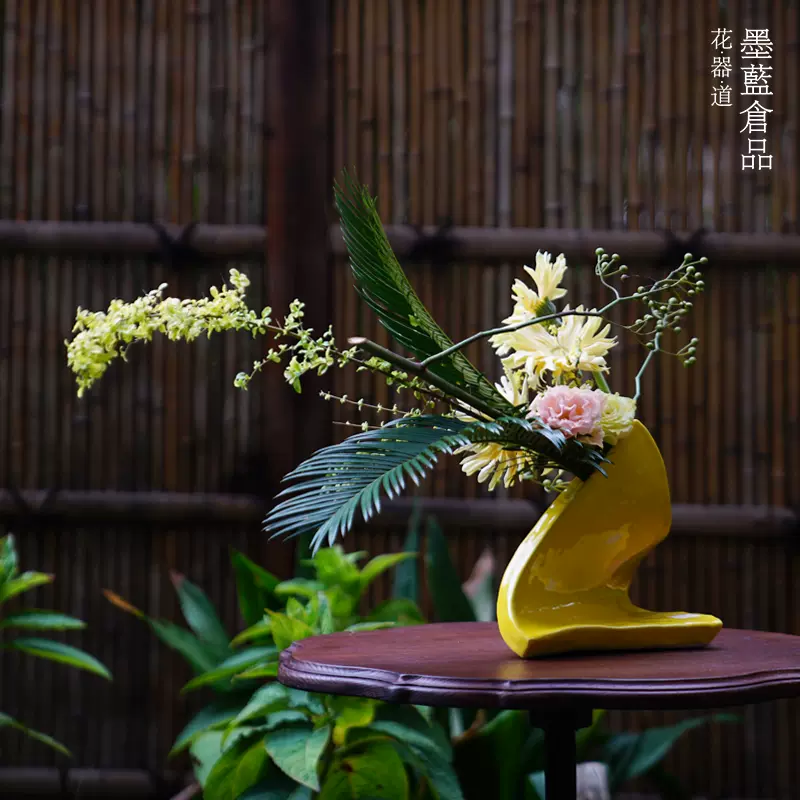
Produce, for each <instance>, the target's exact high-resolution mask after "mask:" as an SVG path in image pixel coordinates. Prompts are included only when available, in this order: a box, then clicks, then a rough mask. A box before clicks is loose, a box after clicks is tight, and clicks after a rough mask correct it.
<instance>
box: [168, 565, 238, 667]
mask: <svg viewBox="0 0 800 800" xmlns="http://www.w3.org/2000/svg"><path fill="white" fill-rule="evenodd" d="M171 578H172V584H173V586H174V587H175V591H176V592H177V593H178V601H179V602H180V604H181V611H182V612H183V616H184V618H185V619H186V624H187V625H188V626H189V627H190V628H191V629H192V630H193V631H194V633H195V635H196V636H197V638H198V639H199V640H200V641H201V642H203V643H205V644H207V645H208V646H209V647H210V648H211V649H212V652H214V654H215V655H216V656H217V658H225V657H226V656H227V655H228V654H229V653H230V647H229V644H228V634H227V632H226V631H225V628H224V626H223V625H222V622H220V619H219V617H218V616H217V612H216V609H215V608H214V605H213V604H212V602H211V601H210V600H209V599H208V597H206V595H205V593H204V592H203V590H202V589H200V587H199V586H195V585H194V584H193V583H192V582H191V581H188V580H187V579H186V578H185V577H184V576H183V575H180V574H179V573H177V572H172V574H171Z"/></svg>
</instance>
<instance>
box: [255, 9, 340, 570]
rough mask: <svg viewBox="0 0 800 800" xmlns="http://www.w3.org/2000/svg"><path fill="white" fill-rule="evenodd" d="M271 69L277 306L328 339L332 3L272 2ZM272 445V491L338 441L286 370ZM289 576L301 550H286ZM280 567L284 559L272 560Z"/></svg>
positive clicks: (275, 373)
mask: <svg viewBox="0 0 800 800" xmlns="http://www.w3.org/2000/svg"><path fill="white" fill-rule="evenodd" d="M265 2H266V6H267V12H268V20H269V23H268V30H269V40H268V42H267V46H268V47H269V56H270V57H269V61H268V68H267V81H266V86H265V87H264V91H265V92H266V103H267V108H268V109H269V115H268V124H269V127H270V134H269V136H270V138H269V144H268V148H267V175H266V180H267V191H266V200H267V209H266V216H267V226H268V228H269V237H268V241H267V253H266V256H267V264H266V270H267V275H266V288H267V303H268V304H269V305H270V306H272V308H273V311H274V313H275V314H276V315H280V316H281V317H282V316H283V315H285V314H286V313H288V307H289V303H290V302H291V301H292V300H293V299H294V298H299V299H301V300H303V302H305V303H306V309H305V311H306V322H307V325H308V327H311V328H313V329H314V330H315V331H316V332H317V333H321V332H322V331H323V330H324V329H325V328H326V327H327V326H328V325H329V324H330V323H331V322H332V319H331V316H332V313H331V312H332V302H331V298H332V294H333V292H332V276H331V269H330V257H331V254H330V241H329V235H328V227H329V224H330V221H331V220H330V216H329V207H330V197H331V174H330V166H329V162H330V159H329V141H328V132H329V125H328V86H327V78H328V74H327V73H328V46H329V45H328V43H329V34H328V13H329V0H290V2H287V0H265ZM262 376H263V377H265V378H266V379H267V380H266V381H265V384H264V386H263V387H262V388H263V390H264V406H263V417H262V420H263V423H264V424H263V425H262V428H263V430H262V435H263V437H264V438H263V439H262V444H263V448H264V452H265V453H266V454H267V457H268V462H269V466H268V472H269V475H268V480H269V484H270V486H269V487H268V488H269V489H270V490H272V491H273V493H274V491H275V490H277V488H278V485H279V481H280V479H281V478H282V477H283V476H284V475H285V474H286V473H287V472H288V471H289V470H290V469H292V468H293V467H294V466H295V465H296V464H297V463H298V461H299V460H300V459H302V458H304V457H306V456H307V455H309V454H310V453H311V452H312V451H313V450H315V449H317V448H319V447H321V446H323V445H324V444H326V443H328V442H329V440H330V431H331V423H330V420H331V417H330V410H329V408H328V404H326V403H325V402H324V401H323V400H321V399H320V398H319V397H318V396H317V389H318V387H317V386H315V385H314V382H313V381H307V382H305V383H304V387H303V392H302V394H301V395H298V394H296V393H295V392H294V391H293V390H292V389H291V388H290V387H288V386H287V385H286V384H285V382H284V381H283V376H282V370H280V369H272V370H265V372H264V373H262ZM270 549H271V550H272V548H270ZM280 550H281V556H280V559H279V560H280V564H281V568H282V569H283V570H286V571H288V570H291V568H292V562H291V553H292V550H291V548H289V546H288V545H286V546H283V547H281V548H280ZM276 558H277V553H275V556H274V557H273V559H272V561H273V563H274V560H275V559H276Z"/></svg>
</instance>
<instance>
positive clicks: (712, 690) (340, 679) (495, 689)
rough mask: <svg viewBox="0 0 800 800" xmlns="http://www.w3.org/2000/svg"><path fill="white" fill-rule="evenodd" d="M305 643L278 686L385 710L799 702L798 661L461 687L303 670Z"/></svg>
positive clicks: (422, 678)
mask: <svg viewBox="0 0 800 800" xmlns="http://www.w3.org/2000/svg"><path fill="white" fill-rule="evenodd" d="M313 638H314V639H319V638H320V637H313ZM303 641H304V640H300V641H298V642H295V643H294V644H292V645H290V646H289V647H288V648H287V649H286V650H284V651H283V652H282V653H281V655H280V664H279V668H278V680H279V681H280V682H281V683H283V684H285V685H287V686H291V687H293V688H296V689H305V690H306V691H312V692H321V693H330V694H345V695H351V696H356V697H371V698H373V699H376V700H383V701H385V702H388V703H399V704H403V703H405V704H411V703H413V704H417V705H429V706H451V707H461V706H472V707H480V708H502V709H521V710H536V711H546V710H559V709H562V710H563V709H566V708H572V707H575V708H586V707H587V706H588V707H592V708H605V709H608V710H634V711H646V710H663V709H672V710H694V709H699V708H704V709H710V708H724V707H728V706H741V705H749V704H751V703H760V702H765V701H769V700H780V699H785V698H791V697H796V696H797V695H798V694H800V661H799V662H798V667H797V669H780V670H763V671H757V672H751V673H747V674H744V675H739V676H736V677H729V678H705V679H704V678H696V679H694V680H688V681H687V680H680V681H677V680H670V679H637V680H633V679H624V680H623V679H614V680H602V679H599V680H585V681H580V680H575V679H569V680H564V681H559V680H552V679H549V680H513V679H509V680H499V679H491V680H490V679H468V680H467V679H463V678H459V679H453V678H447V677H442V676H432V675H424V674H409V673H398V672H392V671H390V670H386V669H379V668H372V667H370V668H365V667H355V666H353V667H351V666H347V667H344V666H339V665H334V664H324V663H320V662H318V661H315V662H313V663H308V662H304V661H301V660H298V659H297V658H295V654H296V653H299V651H302V649H303ZM578 657H579V656H578Z"/></svg>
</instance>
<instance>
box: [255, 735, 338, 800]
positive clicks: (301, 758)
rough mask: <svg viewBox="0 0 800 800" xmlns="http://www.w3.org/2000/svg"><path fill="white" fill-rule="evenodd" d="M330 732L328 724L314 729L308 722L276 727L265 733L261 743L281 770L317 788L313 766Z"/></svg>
mask: <svg viewBox="0 0 800 800" xmlns="http://www.w3.org/2000/svg"><path fill="white" fill-rule="evenodd" d="M330 736H331V728H330V725H326V726H325V727H324V728H318V729H317V730H312V728H311V726H310V725H308V726H302V727H300V726H297V727H292V728H280V729H278V730H276V731H272V732H270V733H268V734H267V735H266V737H265V738H264V745H265V746H266V748H267V752H268V753H269V755H270V757H271V758H272V760H273V761H274V762H275V764H276V765H277V766H278V767H279V768H280V769H281V770H283V772H285V773H286V774H287V775H288V776H289V777H290V778H293V779H294V780H296V781H297V782H298V783H302V784H303V786H308V788H309V789H313V790H314V791H315V792H318V791H319V776H318V774H317V770H318V768H319V763H320V759H321V758H322V754H323V753H324V752H325V748H326V747H327V745H328V740H329V739H330Z"/></svg>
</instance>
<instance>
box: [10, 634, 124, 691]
mask: <svg viewBox="0 0 800 800" xmlns="http://www.w3.org/2000/svg"><path fill="white" fill-rule="evenodd" d="M6 649H8V650H19V652H21V653H27V654H28V655H31V656H38V657H39V658H46V659H48V660H49V661H57V662H59V663H60V664H67V665H68V666H70V667H75V668H76V669H82V670H86V671H87V672H91V673H93V674H95V675H99V676H100V677H101V678H105V679H106V680H109V681H110V680H111V673H110V672H109V671H108V670H107V669H106V668H105V667H104V666H103V665H102V664H101V663H100V662H99V661H98V660H97V659H96V658H95V657H94V656H90V655H89V654H88V653H84V652H83V650H79V649H78V648H77V647H72V645H69V644H64V643H63V642H54V641H53V640H52V639H35V638H32V637H31V638H24V639H22V638H20V639H14V640H13V641H11V642H10V643H9V644H7V645H6Z"/></svg>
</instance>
